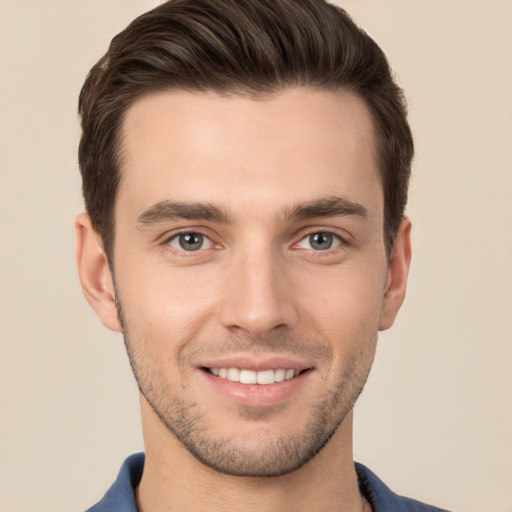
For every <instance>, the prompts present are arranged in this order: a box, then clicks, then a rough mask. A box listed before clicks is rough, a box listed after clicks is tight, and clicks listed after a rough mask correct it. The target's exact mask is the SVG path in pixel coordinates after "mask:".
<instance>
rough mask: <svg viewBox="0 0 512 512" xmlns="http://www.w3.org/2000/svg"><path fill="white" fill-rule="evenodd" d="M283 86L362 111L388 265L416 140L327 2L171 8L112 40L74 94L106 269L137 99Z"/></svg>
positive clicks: (364, 45)
mask: <svg viewBox="0 0 512 512" xmlns="http://www.w3.org/2000/svg"><path fill="white" fill-rule="evenodd" d="M290 86H309V87H313V88H319V89H325V90H348V91H352V92H354V93H356V94H358V95H359V96H360V97H361V98H363V99H364V101H365V102H366V105H367V106H368V108H369V110H370V113H371V115H372V118H373V121H374V123H375V128H376V133H377V151H378V154H377V158H378V163H379V168H380V172H381V178H382V184H383V189H384V201H385V203H384V237H385V243H386V250H387V254H388V255H389V254H390V251H391V248H392V245H393V241H394V238H395V236H396V232H397V230H398V227H399V225H400V222H401V220H402V218H403V215H404V210H405V205H406V203H407V190H408V182H409V176H410V172H411V161H412V157H413V140H412V135H411V131H410V128H409V125H408V122H407V112H406V104H405V100H404V97H403V94H402V90H401V89H400V88H399V87H398V85H397V84H396V83H395V81H394V79H393V75H392V72H391V70H390V67H389V64H388V61H387V59H386V57H385V55H384V53H383V52H382V50H381V49H380V48H379V47H378V46H377V44H376V43H375V42H374V41H373V39H371V38H370V37H369V36H368V35H367V34H366V33H365V32H364V31H363V30H361V29H360V28H359V27H357V26H356V25H355V23H354V22H353V21H352V20H351V18H350V17H349V15H348V14H347V13H346V12H345V11H344V10H343V9H341V8H339V7H336V6H334V5H332V4H329V3H327V2H326V1H324V0H170V1H168V2H166V3H164V4H162V5H160V6H159V7H157V8H155V9H153V10H151V11H149V12H147V13H145V14H143V15H142V16H140V17H138V18H137V19H135V20H134V21H133V22H132V23H131V24H130V25H128V27H127V28H126V29H125V30H123V31H122V32H121V33H120V34H118V35H117V36H115V37H114V39H113V40H112V42H111V44H110V47H109V49H108V51H107V53H106V54H105V55H104V56H103V57H102V58H101V59H100V60H99V61H98V63H97V64H96V65H95V66H94V67H93V68H92V69H91V71H90V72H89V75H88V76H87V79H86V81H85V83H84V86H83V88H82V91H81V93H80V99H79V114H80V116H81V125H82V137H81V140H80V146H79V164H80V171H81V173H82V183H83V195H84V199H85V205H86V209H87V212H88V213H89V215H90V217H91V221H92V224H93V226H94V228H95V229H96V231H97V232H98V233H99V234H100V236H101V238H102V240H103V244H104V249H105V252H106V254H107V256H108V257H109V259H110V261H111V263H112V251H113V245H114V233H115V222H114V205H115V200H116V192H117V188H118V184H119V181H120V169H119V167H120V158H119V145H120V131H121V125H122V122H123V119H124V115H125V113H126V111H127V110H128V108H129V107H130V106H131V104H132V103H133V102H134V101H135V99H136V98H138V97H140V96H141V95H143V94H147V93H149V92H152V91H157V90H164V89H181V90H183V89H185V90H193V91H215V92H220V93H232V94H241V95H253V96H261V95H265V94H269V93H272V92H277V91H280V90H283V89H285V88H286V87H290Z"/></svg>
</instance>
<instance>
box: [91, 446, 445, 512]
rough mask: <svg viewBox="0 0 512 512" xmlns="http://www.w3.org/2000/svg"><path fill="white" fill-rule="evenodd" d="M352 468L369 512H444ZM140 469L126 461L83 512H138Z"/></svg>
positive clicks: (133, 460)
mask: <svg viewBox="0 0 512 512" xmlns="http://www.w3.org/2000/svg"><path fill="white" fill-rule="evenodd" d="M355 466H356V472H357V477H358V479H359V487H360V489H361V493H362V494H363V496H364V497H365V498H366V499H367V500H368V502H369V503H370V505H371V506H372V511H373V512H447V511H446V510H443V509H440V508H437V507H432V506H430V505H425V504H424V503H420V502H419V501H416V500H412V499H410V498H404V497H403V496H398V494H395V493H394V492H393V491H392V490H391V489H389V487H387V486H386V484H384V482H382V481H381V480H380V479H379V478H378V477H377V476H376V475H374V474H373V473H372V472H371V471H370V470H369V469H368V468H366V467H365V466H363V465H362V464H359V463H357V462H356V464H355ZM143 469H144V454H143V453H136V454H135V455H131V456H130V457H128V458H127V459H126V460H125V461H124V463H123V465H122V466H121V470H120V471H119V475H118V476H117V479H116V481H115V482H114V484H113V485H112V487H111V488H110V489H109V490H108V491H107V493H106V494H105V496H103V499H102V500H101V501H100V502H99V503H97V504H96V505H94V507H91V508H90V509H88V510H87V511H86V512H138V511H137V506H136V505H135V497H134V494H133V491H134V489H135V488H136V487H137V485H139V482H140V479H141V477H142V470H143Z"/></svg>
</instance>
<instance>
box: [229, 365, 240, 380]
mask: <svg viewBox="0 0 512 512" xmlns="http://www.w3.org/2000/svg"><path fill="white" fill-rule="evenodd" d="M227 378H228V380H232V381H233V382H240V370H239V369H238V368H228V375H227Z"/></svg>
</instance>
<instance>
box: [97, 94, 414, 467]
mask: <svg viewBox="0 0 512 512" xmlns="http://www.w3.org/2000/svg"><path fill="white" fill-rule="evenodd" d="M123 135H124V139H123V151H122V155H123V160H122V176H123V178H122V182H121V184H120V188H119V191H118V197H117V203H116V212H115V218H116V240H115V249H114V269H115V283H116V295H117V303H118V308H119V313H120V316H121V319H122V327H123V332H124V336H125V342H126V345H127V348H128V352H129V356H130V360H131V363H132V367H133V370H134V373H135V376H136V378H137V381H138V384H139V387H140V390H141V392H142V395H143V396H144V399H145V400H146V401H147V403H148V404H149V405H150V409H151V413H152V414H153V415H154V417H155V418H157V417H158V418H159V420H158V421H160V420H161V421H162V422H163V423H164V424H165V426H166V428H167V430H168V432H169V435H173V436H176V438H177V439H179V440H180V441H181V443H182V444H183V445H184V446H185V447H186V448H187V449H188V450H189V452H190V453H192V454H194V455H195V456H196V457H197V459H199V460H200V461H202V462H203V463H205V464H206V465H208V466H210V467H212V468H214V469H216V470H218V471H221V472H225V473H228V474H234V475H279V474H283V473H286V472H289V471H292V470H294V469H296V468H298V467H300V466H301V465H303V464H304V463H306V462H307V461H308V460H309V459H310V458H311V457H313V456H314V455H315V454H316V453H318V452H319V451H320V450H321V449H322V447H324V445H326V443H328V441H329V439H330V438H331V436H332V435H333V433H334V432H335V431H336V430H337V429H338V427H339V426H340V425H341V424H342V423H343V421H344V419H345V418H346V417H347V414H348V413H349V411H350V410H351V408H352V406H353V404H354V402H355V400H356V398H357V396H358V395H359V393H360V391H361V389H362V387H363V385H364V383H365V381H366V378H367V375H368V372H369V370H370V366H371V363H372V360H373V356H374V351H375V345H376V340H377V332H378V330H379V328H387V327H389V326H390V325H391V323H392V322H393V319H394V316H395V314H396V312H397V310H398V308H399V305H400V303H401V299H402V298H403V292H404V291H405V288H404V287H405V284H404V279H405V277H404V272H405V275H406V269H405V267H407V266H408V259H407V257H403V255H402V257H401V256H400V254H399V256H398V257H396V256H392V258H391V262H390V263H389V264H388V261H387V258H386V254H385V249H384V239H383V192H382V186H381V182H380V179H379V172H378V169H377V166H376V158H375V150H374V135H373V128H372V122H371V119H370V116H369V113H368V111H367V109H366V107H365V105H364V103H363V102H362V101H361V100H360V99H359V98H358V97H356V96H353V95H351V94H349V93H333V92H325V91H324V92H320V91H313V90H308V89H302V88H297V89H289V90H286V91H284V92H281V93H279V94H276V95H274V96H270V97H267V98H265V99H258V100H256V99H249V98H241V97H236V96H233V97H221V96H217V95H215V94H213V93H209V94H206V93H197V94H193V93H188V92H161V93H155V94H151V95H148V96H146V97H143V98H141V99H139V100H138V101H137V102H136V103H135V104H134V105H133V106H132V107H131V108H130V109H129V111H128V112H127V116H126V118H125V122H124V126H123ZM405 231H407V229H405V230H403V232H401V233H399V236H398V238H397V240H399V242H398V243H399V244H400V240H402V239H406V238H407V235H406V234H405V235H404V232H405ZM404 243H405V245H407V243H408V241H407V240H405V242H404ZM403 252H404V251H403V250H402V253H403ZM398 253H400V250H398ZM400 257H401V259H400ZM394 258H399V259H400V261H399V262H398V263H396V259H394ZM406 260H407V261H406ZM397 269H398V270H397ZM398 281H400V282H398ZM397 290H398V292H397ZM109 307H110V310H109V311H110V312H109V313H108V314H107V313H105V311H106V310H108V308H109ZM96 309H97V311H98V310H101V308H99V309H98V308H96ZM102 311H103V313H102ZM99 313H100V316H102V318H103V319H104V322H105V323H106V324H107V325H109V327H111V328H117V327H116V321H115V320H112V318H113V317H112V305H110V306H108V307H105V308H104V310H101V311H99ZM108 315H110V316H108ZM107 317H108V318H107Z"/></svg>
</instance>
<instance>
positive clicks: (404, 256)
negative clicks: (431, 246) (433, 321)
mask: <svg viewBox="0 0 512 512" xmlns="http://www.w3.org/2000/svg"><path fill="white" fill-rule="evenodd" d="M410 265H411V222H410V221H409V219H404V220H403V221H402V223H401V224H400V227H399V228H398V232H397V234H396V237H395V242H394V244H393V249H392V251H391V256H390V260H389V265H388V276H387V280H386V288H385V290H384V300H383V304H382V311H381V315H380V322H379V330H381V331H385V330H386V329H389V328H390V327H391V326H392V325H393V323H394V321H395V318H396V315H397V314H398V310H399V309H400V306H401V305H402V302H403V301H404V298H405V291H406V289H407V276H408V275H409V267H410Z"/></svg>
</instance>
